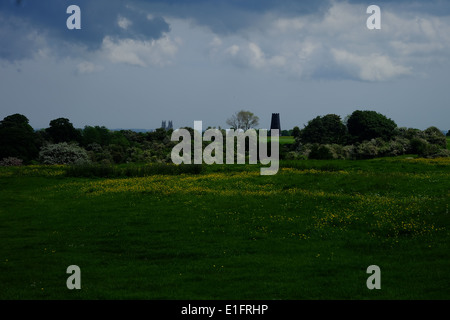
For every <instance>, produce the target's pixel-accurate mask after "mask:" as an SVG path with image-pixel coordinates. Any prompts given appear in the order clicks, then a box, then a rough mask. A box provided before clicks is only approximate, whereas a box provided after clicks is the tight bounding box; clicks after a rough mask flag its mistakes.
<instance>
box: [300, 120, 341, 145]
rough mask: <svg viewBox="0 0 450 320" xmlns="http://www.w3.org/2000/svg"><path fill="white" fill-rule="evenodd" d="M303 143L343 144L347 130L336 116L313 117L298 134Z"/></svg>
mask: <svg viewBox="0 0 450 320" xmlns="http://www.w3.org/2000/svg"><path fill="white" fill-rule="evenodd" d="M298 134H299V138H300V140H301V141H302V142H303V143H319V144H343V143H344V142H345V139H346V135H347V129H346V127H345V125H344V124H343V123H342V121H341V117H340V116H338V115H336V114H327V115H325V116H323V117H320V116H318V117H315V118H314V119H312V120H310V121H308V124H307V125H306V126H305V128H303V130H301V131H300V132H299V133H298Z"/></svg>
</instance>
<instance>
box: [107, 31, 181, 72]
mask: <svg viewBox="0 0 450 320" xmlns="http://www.w3.org/2000/svg"><path fill="white" fill-rule="evenodd" d="M179 43H180V41H179V40H177V39H175V40H172V39H171V38H170V37H168V36H167V35H166V36H164V37H162V38H160V39H158V40H134V39H119V40H113V39H112V38H110V37H105V38H104V39H103V43H102V48H101V51H102V53H103V54H104V55H106V57H107V58H108V59H109V60H110V61H111V62H113V63H125V64H130V65H134V66H140V67H147V66H150V65H152V66H160V67H163V66H166V65H169V64H171V63H172V61H173V58H174V57H175V55H176V53H177V51H178V44H179Z"/></svg>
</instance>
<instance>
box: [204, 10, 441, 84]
mask: <svg viewBox="0 0 450 320" xmlns="http://www.w3.org/2000/svg"><path fill="white" fill-rule="evenodd" d="M366 9H367V6H365V5H363V4H350V3H348V2H342V1H332V2H331V6H330V7H329V8H328V10H327V11H325V12H323V13H316V14H308V15H298V16H292V17H282V16H277V15H275V14H274V13H268V14H265V15H264V16H261V17H260V19H259V20H257V21H256V23H255V24H254V25H252V26H250V27H248V28H247V29H245V30H241V31H240V32H239V33H236V34H232V35H227V36H224V37H222V38H220V45H219V43H218V41H217V40H214V39H215V37H217V36H216V35H212V36H211V38H213V41H212V42H211V43H216V42H217V43H218V45H216V46H214V52H213V53H214V54H212V55H211V56H213V57H214V58H217V57H219V58H221V61H225V62H226V61H228V62H230V63H232V64H234V65H236V66H239V67H247V68H252V69H256V70H269V71H270V70H272V71H280V72H283V73H286V74H288V75H294V76H296V77H300V78H305V77H315V76H318V74H320V77H327V74H328V73H329V74H334V75H335V74H336V72H339V73H341V74H342V76H344V77H345V76H348V77H350V78H352V79H359V80H363V81H387V80H392V79H395V78H397V77H403V76H407V75H423V74H425V73H426V72H427V71H428V67H429V65H430V64H432V63H436V62H437V61H439V62H440V63H448V62H450V56H449V55H448V52H449V51H450V19H448V17H439V16H429V15H421V17H420V18H417V17H416V16H414V15H411V13H408V12H407V11H390V10H389V8H385V7H383V6H382V10H381V12H382V14H381V19H382V20H381V21H382V23H381V25H382V29H381V30H369V29H367V27H366V20H367V18H368V17H369V14H367V13H366ZM391 10H392V9H391ZM210 50H211V49H210ZM210 52H212V50H211V51H210ZM427 55H428V56H427ZM327 70H328V71H327Z"/></svg>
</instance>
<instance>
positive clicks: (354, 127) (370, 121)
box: [347, 110, 397, 142]
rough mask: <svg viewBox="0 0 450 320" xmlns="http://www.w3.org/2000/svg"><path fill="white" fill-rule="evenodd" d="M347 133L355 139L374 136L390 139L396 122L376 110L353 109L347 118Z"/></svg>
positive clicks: (359, 139) (368, 138)
mask: <svg viewBox="0 0 450 320" xmlns="http://www.w3.org/2000/svg"><path fill="white" fill-rule="evenodd" d="M347 128H348V132H349V134H350V135H351V136H352V138H353V139H354V140H355V141H358V142H362V141H364V140H371V139H375V138H382V139H383V140H386V141H388V140H390V139H391V138H392V137H393V136H394V135H395V129H396V128H397V124H396V123H395V122H394V121H393V120H391V119H389V118H387V117H386V116H384V115H382V114H380V113H378V112H376V111H361V110H356V111H354V112H353V113H352V114H351V115H350V117H349V118H348V120H347Z"/></svg>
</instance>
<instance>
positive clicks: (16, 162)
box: [0, 157, 23, 167]
mask: <svg viewBox="0 0 450 320" xmlns="http://www.w3.org/2000/svg"><path fill="white" fill-rule="evenodd" d="M22 164H23V160H22V159H19V158H15V157H7V158H3V159H2V160H1V161H0V166H1V167H11V166H21V165H22Z"/></svg>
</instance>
